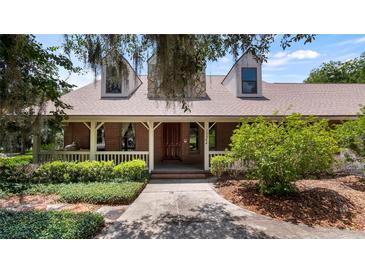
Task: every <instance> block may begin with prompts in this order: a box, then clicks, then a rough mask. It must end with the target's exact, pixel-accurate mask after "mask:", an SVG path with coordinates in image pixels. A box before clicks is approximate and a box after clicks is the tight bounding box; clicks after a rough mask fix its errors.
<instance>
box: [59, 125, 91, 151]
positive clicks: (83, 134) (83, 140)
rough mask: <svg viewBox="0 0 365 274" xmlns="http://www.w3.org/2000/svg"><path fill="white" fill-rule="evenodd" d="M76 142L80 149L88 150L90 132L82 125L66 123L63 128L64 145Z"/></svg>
mask: <svg viewBox="0 0 365 274" xmlns="http://www.w3.org/2000/svg"><path fill="white" fill-rule="evenodd" d="M72 142H76V143H77V144H78V145H79V146H80V148H81V149H89V148H90V131H89V129H88V128H87V127H86V126H85V125H84V124H83V123H68V124H67V125H66V126H65V127H64V145H65V146H67V145H69V144H71V143H72Z"/></svg>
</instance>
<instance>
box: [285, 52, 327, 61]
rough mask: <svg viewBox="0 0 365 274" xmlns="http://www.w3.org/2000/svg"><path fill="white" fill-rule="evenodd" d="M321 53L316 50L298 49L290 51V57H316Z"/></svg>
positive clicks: (301, 58)
mask: <svg viewBox="0 0 365 274" xmlns="http://www.w3.org/2000/svg"><path fill="white" fill-rule="evenodd" d="M319 55H320V54H319V53H318V52H317V51H314V50H297V51H294V52H292V53H289V54H288V57H289V58H290V59H298V60H303V59H315V58H317V57H319Z"/></svg>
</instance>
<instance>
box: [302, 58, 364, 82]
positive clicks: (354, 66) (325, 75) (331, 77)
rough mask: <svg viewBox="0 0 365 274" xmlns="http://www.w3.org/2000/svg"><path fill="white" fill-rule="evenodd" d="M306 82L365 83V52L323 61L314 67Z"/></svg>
mask: <svg viewBox="0 0 365 274" xmlns="http://www.w3.org/2000/svg"><path fill="white" fill-rule="evenodd" d="M304 82H305V83H365V52H364V53H362V54H361V55H360V57H357V58H354V59H351V60H347V61H344V62H341V61H330V62H328V63H323V64H322V65H321V66H320V67H319V68H316V69H313V70H312V71H311V73H310V74H309V76H308V78H307V79H305V80H304Z"/></svg>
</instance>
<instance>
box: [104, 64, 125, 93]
mask: <svg viewBox="0 0 365 274" xmlns="http://www.w3.org/2000/svg"><path fill="white" fill-rule="evenodd" d="M120 78H121V77H120V75H119V73H118V71H117V68H116V67H113V66H109V67H108V68H107V69H106V87H105V92H106V93H122V82H121V79H120Z"/></svg>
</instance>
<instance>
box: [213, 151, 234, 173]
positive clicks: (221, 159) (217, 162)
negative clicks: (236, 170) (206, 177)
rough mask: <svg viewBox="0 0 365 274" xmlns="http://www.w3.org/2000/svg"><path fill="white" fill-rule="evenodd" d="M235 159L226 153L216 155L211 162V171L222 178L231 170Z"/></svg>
mask: <svg viewBox="0 0 365 274" xmlns="http://www.w3.org/2000/svg"><path fill="white" fill-rule="evenodd" d="M232 161H233V159H232V158H231V157H229V156H226V155H219V156H214V157H213V158H212V159H211V162H210V171H211V173H212V174H213V175H214V176H217V177H218V179H220V178H222V176H223V174H225V173H227V172H228V171H229V168H230V166H231V164H232Z"/></svg>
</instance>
